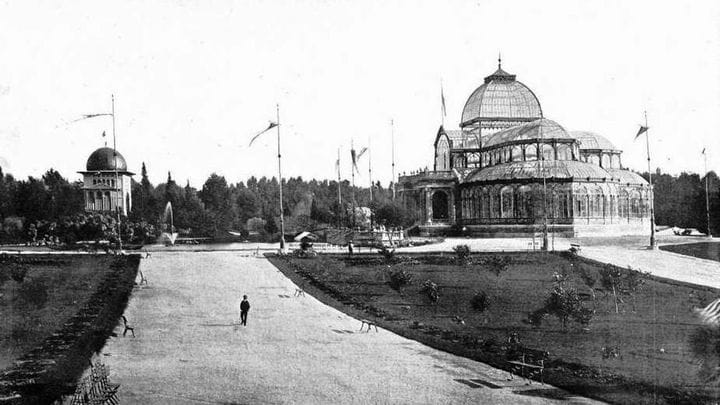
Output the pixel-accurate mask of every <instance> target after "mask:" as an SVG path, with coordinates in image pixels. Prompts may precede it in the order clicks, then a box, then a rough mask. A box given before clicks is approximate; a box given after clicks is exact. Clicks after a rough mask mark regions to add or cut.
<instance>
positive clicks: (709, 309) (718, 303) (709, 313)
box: [695, 298, 720, 326]
mask: <svg viewBox="0 0 720 405" xmlns="http://www.w3.org/2000/svg"><path fill="white" fill-rule="evenodd" d="M695 312H696V313H697V314H698V316H699V317H700V319H702V321H703V322H704V323H706V324H708V325H712V326H718V325H720V298H718V299H716V300H715V301H713V302H711V303H710V305H708V306H706V307H705V308H703V309H697V308H696V309H695Z"/></svg>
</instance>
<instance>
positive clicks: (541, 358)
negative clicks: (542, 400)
mask: <svg viewBox="0 0 720 405" xmlns="http://www.w3.org/2000/svg"><path fill="white" fill-rule="evenodd" d="M515 350H516V352H515V354H517V357H515V358H512V359H511V360H508V363H509V364H510V369H511V371H512V373H514V374H517V375H519V376H520V377H522V378H525V379H526V380H527V382H528V384H531V381H532V380H531V378H539V379H540V383H541V384H544V383H545V381H544V380H543V371H544V370H545V359H547V357H548V355H549V353H548V352H546V351H542V350H533V349H528V348H525V347H517V348H515ZM513 378H514V375H513V374H510V379H513Z"/></svg>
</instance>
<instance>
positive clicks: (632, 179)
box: [606, 169, 650, 186]
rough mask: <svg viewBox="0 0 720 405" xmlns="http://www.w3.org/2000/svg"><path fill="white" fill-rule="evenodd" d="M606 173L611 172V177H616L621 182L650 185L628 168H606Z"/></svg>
mask: <svg viewBox="0 0 720 405" xmlns="http://www.w3.org/2000/svg"><path fill="white" fill-rule="evenodd" d="M606 170H607V171H608V173H610V174H612V175H613V177H616V178H617V179H618V181H619V182H620V183H621V184H635V185H642V186H648V185H650V184H649V183H648V182H647V180H645V179H644V178H642V176H640V175H639V174H637V173H634V172H631V171H629V170H623V169H606Z"/></svg>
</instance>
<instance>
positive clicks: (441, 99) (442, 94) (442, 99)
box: [440, 83, 447, 117]
mask: <svg viewBox="0 0 720 405" xmlns="http://www.w3.org/2000/svg"><path fill="white" fill-rule="evenodd" d="M440 102H441V103H442V115H443V117H447V110H445V93H444V92H443V87H442V83H440Z"/></svg>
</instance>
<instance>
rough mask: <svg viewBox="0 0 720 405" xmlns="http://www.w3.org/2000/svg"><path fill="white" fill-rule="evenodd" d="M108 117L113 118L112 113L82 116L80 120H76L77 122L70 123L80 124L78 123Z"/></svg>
mask: <svg viewBox="0 0 720 405" xmlns="http://www.w3.org/2000/svg"><path fill="white" fill-rule="evenodd" d="M106 116H110V117H112V113H100V114H83V116H82V117H81V118H78V119H76V120H72V121H70V123H73V122H78V121H82V120H87V119H90V118H95V117H106Z"/></svg>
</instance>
